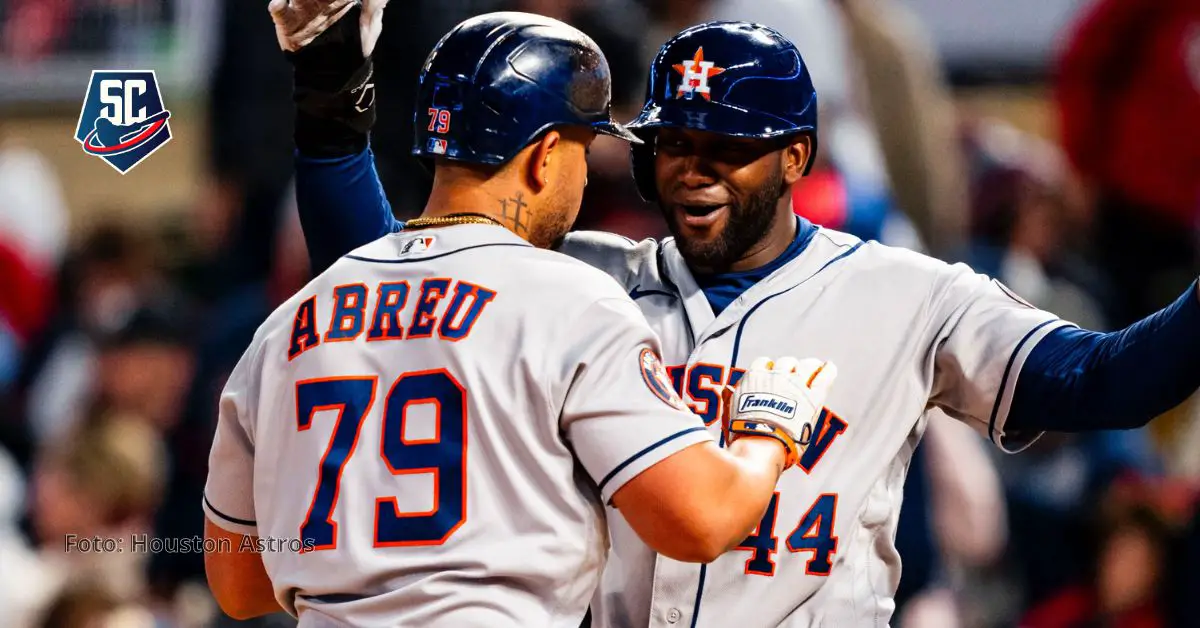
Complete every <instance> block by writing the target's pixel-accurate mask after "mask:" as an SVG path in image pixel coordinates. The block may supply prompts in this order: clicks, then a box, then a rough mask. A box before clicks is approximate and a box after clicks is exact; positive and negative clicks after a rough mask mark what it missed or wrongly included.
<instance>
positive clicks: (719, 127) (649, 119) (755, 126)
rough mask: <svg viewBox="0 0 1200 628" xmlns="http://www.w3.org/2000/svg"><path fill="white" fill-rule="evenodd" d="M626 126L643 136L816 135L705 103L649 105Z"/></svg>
mask: <svg viewBox="0 0 1200 628" xmlns="http://www.w3.org/2000/svg"><path fill="white" fill-rule="evenodd" d="M626 126H627V127H628V128H629V129H632V130H633V131H635V132H639V133H643V134H645V133H653V131H654V130H655V129H661V128H676V129H692V130H695V131H708V132H710V133H719V134H721V135H728V136H731V137H745V138H753V139H767V138H773V137H781V136H785V135H792V134H795V133H803V132H809V133H813V132H815V129H814V128H812V127H811V126H809V125H803V126H796V125H795V124H792V123H789V122H788V121H786V120H782V119H780V118H778V117H775V116H773V115H770V114H767V113H762V112H758V111H747V110H746V109H742V108H739V107H732V106H730V105H726V104H724V103H705V104H704V106H703V107H696V108H685V106H673V107H662V106H658V105H655V104H649V105H647V106H646V107H644V108H643V109H642V112H641V113H640V114H639V115H638V117H637V118H635V119H633V120H632V121H630V122H629V123H628V124H627V125H626Z"/></svg>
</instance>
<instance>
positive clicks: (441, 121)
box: [412, 12, 640, 164]
mask: <svg viewBox="0 0 1200 628" xmlns="http://www.w3.org/2000/svg"><path fill="white" fill-rule="evenodd" d="M611 83H612V81H611V76H610V73H609V68H608V61H607V60H606V59H605V58H604V54H603V53H601V52H600V48H599V47H598V46H596V43H595V42H594V41H592V40H591V38H589V37H588V36H587V35H585V34H583V33H582V32H580V31H578V30H576V29H575V28H572V27H571V26H568V25H566V24H564V23H562V22H560V21H558V20H554V19H550V18H548V17H543V16H540V15H534V14H531V13H518V12H498V13H488V14H484V15H480V16H477V17H473V18H471V19H468V20H466V21H464V22H462V23H461V24H459V25H458V26H456V27H455V28H454V29H453V30H451V31H450V32H449V33H447V34H446V36H444V37H442V40H441V41H439V42H438V44H437V45H436V46H434V48H433V52H431V53H430V54H429V58H428V59H426V60H425V67H424V68H423V69H422V70H421V83H420V87H419V89H418V93H417V102H416V111H415V112H414V114H413V120H414V123H415V127H416V134H415V138H414V140H413V150H412V152H413V154H414V155H417V156H420V157H445V158H447V159H455V160H459V161H466V162H473V163H484V164H500V163H504V162H505V161H508V160H509V159H511V158H512V157H513V156H514V155H516V154H517V153H518V152H520V151H521V149H522V148H524V147H525V146H528V145H529V144H530V143H531V142H533V141H534V140H535V139H536V138H537V137H538V135H540V134H541V133H543V132H545V131H547V130H549V129H550V128H552V127H555V126H562V125H578V126H586V127H590V128H591V129H593V130H594V131H596V132H598V133H605V134H608V135H613V136H616V137H619V138H621V139H625V140H629V141H631V142H640V140H639V139H638V138H637V137H636V136H634V135H633V134H632V133H630V132H629V131H628V130H626V129H625V128H624V127H623V126H621V125H620V124H617V123H616V122H615V121H613V119H612V115H611V113H610V110H611V107H612V102H611V101H612V87H611Z"/></svg>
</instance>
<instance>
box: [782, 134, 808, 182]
mask: <svg viewBox="0 0 1200 628" xmlns="http://www.w3.org/2000/svg"><path fill="white" fill-rule="evenodd" d="M782 158H783V182H784V184H785V185H791V184H793V183H795V182H797V181H799V180H800V177H802V176H804V166H805V165H806V164H807V163H808V160H809V159H812V140H810V139H809V137H808V136H807V135H804V136H802V137H801V138H800V140H799V141H796V142H793V143H791V144H788V145H787V147H786V148H784V149H783V156H782Z"/></svg>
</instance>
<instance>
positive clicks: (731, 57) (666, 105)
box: [628, 21, 817, 201]
mask: <svg viewBox="0 0 1200 628" xmlns="http://www.w3.org/2000/svg"><path fill="white" fill-rule="evenodd" d="M628 127H629V128H630V129H631V130H633V131H634V132H635V133H637V134H638V135H639V136H641V137H643V138H644V139H646V140H650V139H651V138H652V137H653V134H654V130H655V129H659V128H663V127H675V128H684V129H695V130H698V131H711V132H713V133H720V134H723V135H731V136H735V137H751V138H776V137H782V136H786V135H792V134H796V133H807V134H808V135H809V136H810V137H811V138H812V151H813V154H815V153H816V149H817V92H816V90H815V89H813V84H812V78H811V77H810V76H809V73H808V66H807V65H806V64H805V63H804V59H803V58H802V57H801V56H800V51H799V50H798V49H797V48H796V46H795V44H793V43H792V42H790V41H788V39H787V38H786V37H784V36H783V35H780V34H779V33H778V32H777V31H775V30H774V29H772V28H769V27H766V26H763V25H761V24H751V23H749V22H724V21H722V22H707V23H705V24H700V25H698V26H693V27H691V28H688V29H686V30H684V31H683V32H681V33H679V34H678V35H676V36H675V37H672V38H671V39H670V41H668V42H667V43H665V44H663V46H662V48H660V49H659V51H658V55H657V56H655V57H654V63H653V65H651V66H650V80H649V83H648V85H647V87H646V104H645V106H643V107H642V112H641V114H640V115H638V117H637V118H636V119H635V120H634V121H633V122H630V123H629V124H628ZM812 162H813V160H812V157H811V156H810V157H809V160H808V166H807V168H811V167H812ZM807 168H806V170H805V173H806V174H807V172H808V170H807ZM633 177H634V180H635V181H636V182H637V187H638V192H640V193H641V195H642V198H644V199H646V200H647V201H653V200H655V199H656V198H658V191H657V189H656V188H655V184H654V147H653V145H652V143H647V144H645V145H642V146H634V147H633Z"/></svg>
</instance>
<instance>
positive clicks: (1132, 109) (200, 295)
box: [0, 0, 1200, 628]
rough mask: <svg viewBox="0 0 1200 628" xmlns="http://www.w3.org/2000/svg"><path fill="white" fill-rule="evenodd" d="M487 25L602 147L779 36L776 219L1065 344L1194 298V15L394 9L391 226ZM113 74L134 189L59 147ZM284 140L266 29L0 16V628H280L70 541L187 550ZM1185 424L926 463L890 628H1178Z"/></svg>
mask: <svg viewBox="0 0 1200 628" xmlns="http://www.w3.org/2000/svg"><path fill="white" fill-rule="evenodd" d="M501 8H510V9H521V10H527V11H533V12H538V13H543V14H547V15H551V16H554V17H558V18H560V19H565V20H566V21H568V22H571V23H573V24H575V25H576V26H578V27H580V28H581V29H583V30H584V31H585V32H588V33H589V34H590V35H592V36H593V38H595V39H596V40H597V42H598V43H599V44H600V45H601V47H602V48H603V49H604V50H605V52H606V54H608V55H609V59H610V63H611V64H612V65H613V67H614V75H615V78H616V85H615V97H616V100H617V103H618V109H619V117H620V118H621V119H629V118H631V117H632V115H633V112H634V111H636V108H637V106H638V103H639V100H640V98H641V95H642V94H641V91H642V88H643V81H644V80H645V71H646V68H647V67H648V63H649V60H650V58H651V57H652V55H653V53H654V51H655V50H656V49H657V46H658V45H659V44H660V43H661V42H662V41H665V40H666V39H667V38H668V37H669V36H670V35H671V34H673V33H674V32H676V31H678V30H679V29H681V28H682V27H684V26H687V25H689V24H693V23H696V22H700V21H704V20H707V19H714V18H731V19H747V20H752V21H760V22H764V23H767V24H769V25H771V26H774V27H776V28H778V29H779V30H781V31H782V32H783V33H784V34H785V35H788V36H789V37H790V38H792V39H793V40H794V41H795V42H796V43H797V44H798V46H799V47H800V48H801V50H802V51H803V52H804V54H805V56H806V59H807V61H808V62H809V64H810V66H811V67H812V70H813V74H814V80H815V82H816V85H817V89H818V92H819V94H820V97H821V104H822V111H821V148H822V150H821V155H820V158H821V159H820V162H819V164H818V166H817V168H816V169H815V171H814V175H813V176H812V177H811V178H810V179H808V180H806V181H805V183H804V184H803V185H801V186H799V189H798V192H797V195H796V198H795V199H794V201H795V206H796V208H797V211H799V212H800V213H802V214H804V215H806V216H809V217H810V218H812V219H813V220H814V221H816V222H819V223H821V224H825V225H828V226H831V227H836V228H841V229H845V230H848V231H852V232H854V233H856V234H858V235H861V236H863V237H867V238H876V239H881V240H883V241H885V242H889V243H894V244H898V245H901V246H911V247H915V248H921V249H923V250H925V251H927V252H929V253H931V254H934V255H936V256H938V257H941V258H943V259H946V260H951V261H965V262H967V263H970V264H971V265H973V266H974V267H975V268H976V269H977V270H979V271H981V272H986V273H989V274H992V275H994V276H998V277H1000V278H1001V279H1002V280H1004V281H1005V282H1006V283H1008V284H1009V285H1010V286H1011V287H1013V288H1014V289H1015V290H1016V291H1017V292H1018V293H1020V294H1022V295H1023V296H1024V297H1025V298H1027V299H1029V300H1031V301H1033V302H1034V303H1036V304H1038V305H1040V306H1042V307H1046V308H1047V309H1051V310H1052V311H1055V312H1057V313H1059V314H1061V315H1062V316H1063V317H1064V318H1068V319H1070V320H1073V321H1076V322H1078V323H1079V324H1081V325H1083V326H1086V327H1090V328H1093V329H1115V328H1119V327H1121V326H1124V325H1125V324H1128V323H1129V322H1131V321H1133V320H1136V319H1137V318H1138V317H1140V316H1142V315H1144V314H1146V313H1148V312H1149V311H1151V310H1152V309H1154V308H1156V307H1159V306H1161V305H1165V304H1166V303H1168V302H1169V301H1170V300H1171V299H1173V298H1174V296H1176V295H1177V294H1178V293H1179V292H1181V291H1182V290H1183V289H1185V288H1186V286H1187V285H1188V283H1189V282H1190V281H1192V280H1193V279H1194V278H1195V277H1196V274H1197V271H1198V270H1200V266H1198V265H1197V262H1196V253H1197V244H1196V243H1197V238H1196V233H1197V229H1196V216H1197V214H1200V183H1198V182H1200V5H1198V4H1197V3H1196V2H1195V1H1194V0H1088V1H1079V0H705V1H701V0H441V1H437V0H435V1H428V0H410V1H407V2H399V1H397V0H393V6H391V7H389V8H388V10H387V13H386V19H385V29H384V35H383V38H382V40H381V43H380V48H379V51H378V52H377V53H376V57H377V59H378V60H377V68H378V81H379V84H378V90H379V99H380V103H381V109H380V122H379V124H378V126H377V129H376V133H375V136H374V147H375V151H376V153H377V155H378V158H379V163H380V169H381V174H382V176H383V178H384V183H385V187H386V189H387V192H388V194H389V196H390V198H391V199H392V202H393V205H394V206H395V207H396V210H397V213H398V214H400V215H401V216H402V217H404V216H412V215H415V213H416V212H417V211H419V208H420V205H421V202H422V195H423V194H424V190H425V189H427V185H428V180H427V178H426V177H425V175H424V174H423V172H422V171H421V170H420V169H419V168H418V167H417V166H416V164H415V162H413V161H411V160H410V159H409V158H408V157H407V151H408V148H409V140H408V136H409V131H410V127H411V119H412V116H411V109H410V105H409V103H411V94H412V88H413V84H414V80H415V77H416V73H417V71H418V69H419V67H420V64H421V63H422V61H423V60H424V57H425V55H426V53H427V52H428V50H429V49H430V48H431V47H432V45H433V43H434V42H435V40H436V38H437V37H438V36H439V35H440V34H441V33H443V32H445V31H446V30H448V29H449V28H450V27H451V26H452V25H453V24H455V23H457V22H458V21H459V20H461V19H463V18H464V17H466V16H468V15H472V14H475V13H479V12H484V11H490V10H498V9H501ZM118 68H119V69H153V70H155V71H156V73H157V76H158V80H159V84H160V87H161V89H162V92H163V94H164V99H165V101H166V106H167V108H168V109H170V110H171V111H172V118H171V120H170V125H171V130H172V134H173V140H172V141H171V142H170V143H169V144H168V145H166V146H165V147H164V148H163V149H161V150H159V151H158V152H157V153H155V154H154V155H153V156H152V157H150V158H149V159H148V160H147V161H145V162H143V163H142V164H141V165H139V166H137V167H136V168H135V169H133V170H132V171H130V172H129V173H128V174H126V175H124V176H121V175H118V174H117V173H116V172H115V171H114V170H113V169H112V168H110V167H109V166H108V165H107V164H105V163H102V162H101V161H100V160H98V159H96V158H94V157H91V156H88V155H86V154H84V152H83V151H82V150H81V149H80V147H79V145H78V144H77V143H76V142H75V140H74V139H73V134H74V128H75V124H76V121H77V118H78V116H79V108H80V105H81V102H82V99H83V96H84V92H85V90H86V86H87V79H88V75H89V73H90V71H91V70H93V69H118ZM290 125H291V111H290V74H289V67H288V65H287V64H286V62H285V61H284V59H283V57H282V55H281V54H280V53H279V51H278V49H277V48H276V44H275V40H274V35H273V30H272V24H271V22H270V19H269V17H268V15H267V12H266V2H265V0H263V1H258V0H208V1H204V2H197V1H193V0H55V1H48V0H0V623H3V625H6V626H17V627H24V626H63V627H75V626H80V627H82V626H170V627H176V626H178V627H191V626H207V625H215V626H226V625H228V626H233V625H240V624H245V625H256V626H274V625H279V626H286V625H290V622H289V620H288V619H287V618H285V617H284V618H278V617H276V618H269V619H265V620H261V621H257V622H234V621H232V620H228V619H224V618H221V617H220V614H219V612H218V611H216V610H215V608H214V606H213V604H212V601H211V598H209V597H208V594H207V591H206V588H205V586H204V583H203V562H202V557H201V556H200V555H197V554H194V553H187V552H169V551H164V552H160V553H158V554H149V553H134V552H129V551H126V552H122V553H114V552H108V553H104V552H100V553H97V552H80V551H67V548H66V544H65V538H66V536H67V535H68V534H77V535H79V536H80V537H95V536H99V537H107V538H125V539H129V538H131V537H132V535H140V534H145V535H148V538H156V539H170V538H191V537H193V536H195V535H199V534H201V533H202V521H203V520H202V514H201V512H200V507H199V503H200V490H201V488H202V486H203V482H204V475H205V465H206V462H207V452H208V442H209V434H210V432H211V428H212V421H213V419H214V417H215V405H214V401H215V397H216V394H217V392H218V391H219V389H220V386H221V383H222V379H223V377H224V376H225V374H226V373H227V372H228V370H229V369H230V368H231V367H232V364H233V363H234V362H235V361H236V359H237V357H238V356H239V355H240V353H241V351H242V349H243V348H244V347H245V345H246V343H247V342H248V341H249V338H250V335H251V334H252V332H253V330H254V328H255V327H256V325H257V324H258V322H259V321H261V320H262V319H263V317H264V316H265V315H266V313H267V312H269V311H270V309H271V308H272V307H273V305H274V304H275V303H278V302H279V301H280V300H281V299H282V298H284V297H285V296H286V295H288V294H289V293H290V292H291V291H294V290H295V289H297V288H298V287H299V286H300V285H302V284H303V282H304V280H305V278H306V273H307V261H306V257H305V251H304V245H303V240H302V238H301V237H300V234H299V230H298V227H297V225H296V223H295V209H294V200H293V199H292V198H291V192H290V191H291V187H290V177H291V150H292V145H291V138H290V132H291V129H290ZM592 159H593V164H592V168H593V169H592V175H591V185H590V186H589V188H588V192H587V197H586V199H585V207H584V212H583V215H582V217H581V222H580V226H581V227H589V228H605V229H610V230H613V231H616V232H620V233H623V234H625V235H628V236H631V237H643V236H659V235H662V234H663V231H664V228H663V224H662V222H661V220H660V219H659V218H658V216H657V215H656V210H655V209H654V208H653V207H650V206H647V205H645V204H643V203H641V202H640V201H639V200H638V198H637V196H636V193H635V192H634V190H633V185H632V181H630V179H629V177H628V167H627V161H626V153H625V152H624V151H623V150H622V147H621V146H620V145H619V144H617V143H615V142H611V143H610V142H607V141H605V140H604V139H601V140H598V141H597V147H596V150H594V151H593V158H592ZM781 333H786V330H781ZM1194 405H1195V404H1192V403H1190V402H1189V403H1188V404H1185V405H1184V406H1182V407H1181V408H1179V409H1177V410H1176V411H1173V412H1172V413H1170V415H1169V416H1167V417H1164V418H1163V419H1162V420H1160V421H1158V422H1156V423H1155V425H1153V426H1152V428H1151V429H1146V430H1138V431H1133V432H1122V433H1109V434H1100V435H1092V436H1082V437H1066V436H1056V437H1047V438H1044V439H1043V440H1042V441H1040V442H1039V444H1038V445H1037V446H1035V447H1034V448H1033V449H1031V450H1029V451H1027V452H1025V453H1023V454H1021V455H1019V456H1003V455H1000V454H997V453H996V452H994V451H993V450H992V449H990V448H989V446H988V445H986V444H985V443H983V442H982V441H981V439H979V438H978V437H976V436H974V435H973V434H972V433H970V432H969V431H965V429H958V426H957V425H954V424H950V425H948V426H947V427H946V429H944V430H938V434H939V435H938V436H936V437H934V436H932V435H931V437H930V438H927V440H926V442H925V443H924V444H923V445H922V447H921V449H920V450H919V453H918V457H917V459H916V460H915V461H914V464H913V469H912V472H911V475H910V481H909V483H908V489H907V496H906V502H905V508H904V516H903V522H902V527H901V531H900V535H899V539H898V543H899V544H900V546H901V551H902V555H903V556H904V559H905V568H904V576H903V580H902V582H901V588H900V594H899V602H900V604H901V608H900V611H899V612H898V614H897V617H896V620H895V622H894V625H900V626H904V627H906V628H907V627H909V626H921V627H925V626H928V627H934V628H936V627H940V626H946V627H953V626H983V627H989V628H990V627H999V626H1018V625H1019V626H1030V627H1035V628H1036V627H1043V626H1044V627H1050V626H1063V627H1067V626H1113V627H1126V626H1130V627H1133V626H1136V627H1142V626H1147V627H1149V626H1188V625H1200V619H1197V618H1196V617H1195V615H1194V613H1188V612H1187V609H1188V605H1189V603H1192V600H1190V599H1188V597H1189V595H1191V596H1192V597H1193V598H1194V596H1195V594H1196V593H1200V576H1198V575H1197V572H1200V509H1198V508H1197V503H1198V502H1197V500H1196V495H1197V486H1198V484H1197V483H1198V481H1200V420H1196V418H1195V417H1196V415H1197V411H1196V410H1194V409H1193V406H1194Z"/></svg>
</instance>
